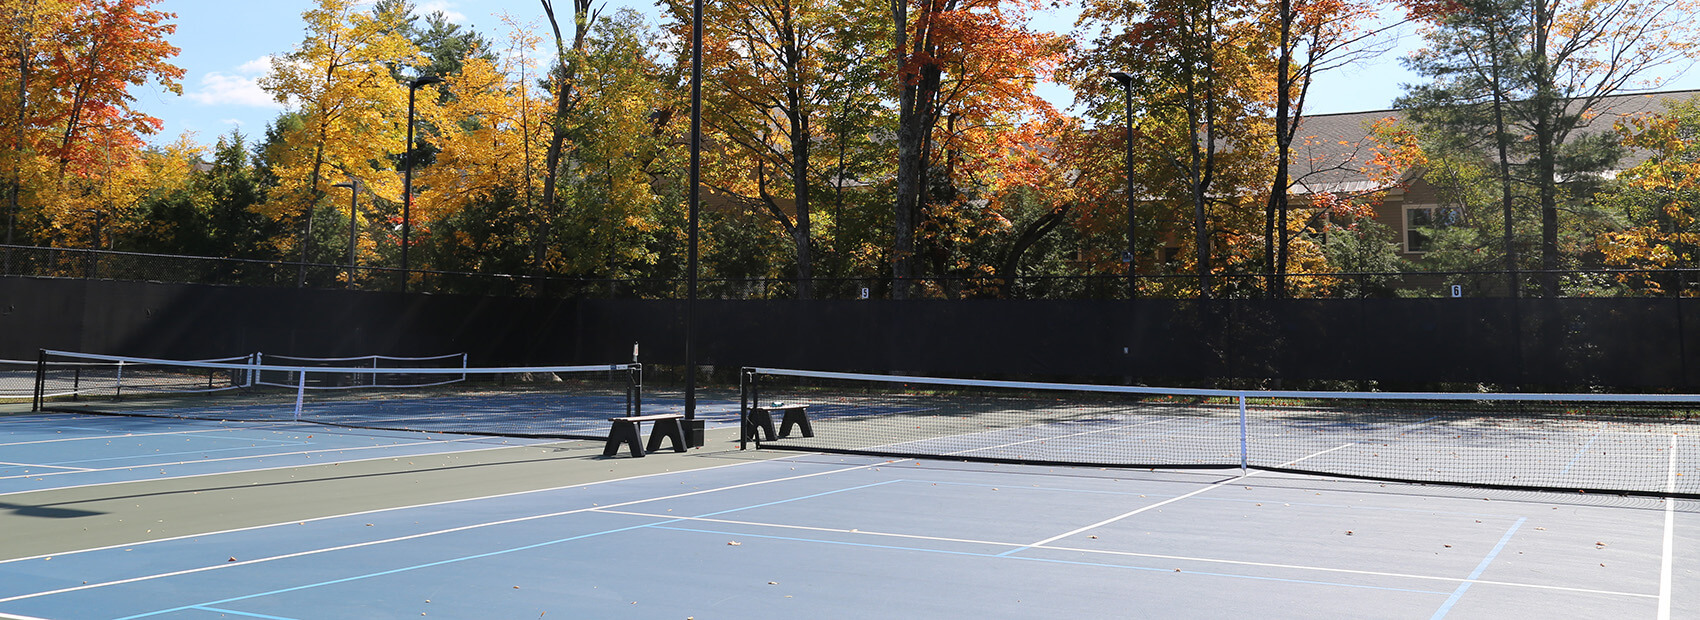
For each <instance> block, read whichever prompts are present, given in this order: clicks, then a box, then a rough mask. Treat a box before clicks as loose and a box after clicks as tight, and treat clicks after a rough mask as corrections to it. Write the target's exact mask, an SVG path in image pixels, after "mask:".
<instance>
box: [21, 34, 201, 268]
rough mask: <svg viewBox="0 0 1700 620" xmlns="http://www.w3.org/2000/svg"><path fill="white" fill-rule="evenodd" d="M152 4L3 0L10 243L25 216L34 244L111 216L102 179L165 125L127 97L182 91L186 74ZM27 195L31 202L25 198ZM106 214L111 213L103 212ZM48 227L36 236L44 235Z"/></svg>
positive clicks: (123, 164)
mask: <svg viewBox="0 0 1700 620" xmlns="http://www.w3.org/2000/svg"><path fill="white" fill-rule="evenodd" d="M156 1H157V0H75V1H72V0H65V1H60V2H54V1H49V0H36V1H30V0H9V2H8V3H6V4H5V5H0V6H6V8H8V9H11V10H9V11H7V12H8V19H7V21H8V23H7V26H8V27H7V29H6V30H4V31H0V37H3V38H4V40H5V47H6V49H7V50H8V51H9V52H11V55H10V56H11V62H8V63H5V66H6V67H7V68H8V69H10V70H9V71H4V72H0V76H3V79H4V80H5V81H7V82H9V84H8V86H10V88H6V89H4V92H5V95H0V96H4V97H5V99H6V100H7V101H8V103H10V104H12V105H14V106H15V107H14V108H12V109H15V110H16V113H15V114H10V113H9V114H5V115H4V118H0V127H5V128H6V129H8V130H9V131H6V132H5V133H7V134H10V137H11V139H10V140H9V141H8V142H9V145H8V146H9V147H10V148H5V149H3V153H4V157H3V159H4V160H5V161H6V162H7V163H8V164H9V166H8V167H9V168H10V169H11V172H12V174H11V175H9V176H11V181H12V182H11V183H10V185H11V188H10V189H11V191H10V192H8V193H9V197H8V231H9V232H8V234H9V235H13V234H15V230H14V229H15V228H16V225H17V222H16V220H17V218H18V216H20V215H22V214H23V213H24V208H25V207H29V208H30V210H31V211H32V212H33V213H34V214H35V219H36V220H37V225H38V226H37V229H38V232H37V233H36V236H37V237H38V240H46V241H51V240H53V239H55V238H62V236H61V235H60V234H59V233H56V232H54V230H55V227H59V228H60V229H62V228H63V227H64V226H66V225H67V223H69V222H79V221H81V222H85V223H86V222H88V221H89V220H91V219H93V218H95V217H96V216H95V213H97V212H98V213H102V215H99V216H98V217H101V218H110V217H112V216H113V214H112V213H110V209H109V208H108V207H107V206H106V204H105V202H106V201H105V200H104V198H105V194H104V192H103V190H105V189H108V188H112V187H114V186H113V185H112V184H110V183H103V182H102V179H100V177H101V175H103V174H105V173H107V172H108V171H111V170H121V169H123V168H125V167H126V166H129V165H130V164H132V163H134V161H135V160H136V159H137V158H138V157H140V152H141V148H142V147H143V141H142V137H143V136H146V135H150V134H153V133H155V132H157V131H158V130H159V129H160V127H161V123H160V121H159V119H156V118H153V117H151V116H149V115H147V114H145V113H142V112H140V111H138V110H136V109H134V108H133V107H132V104H133V103H134V101H135V96H134V94H132V92H131V89H132V88H134V87H137V86H143V85H146V84H148V83H150V82H151V83H155V84H158V85H159V86H161V87H163V88H165V89H166V90H168V91H175V92H180V87H179V86H178V83H177V80H178V79H179V78H181V77H182V75H183V71H182V69H180V68H178V67H176V66H174V65H172V64H171V62H170V60H171V58H172V57H174V56H175V55H176V54H177V51H178V50H177V48H175V47H172V46H171V45H170V44H169V43H168V42H167V41H166V37H167V36H168V35H170V34H171V33H172V32H173V31H174V30H175V28H176V26H175V25H174V24H171V23H170V20H171V19H172V18H173V17H175V16H174V15H173V14H171V13H167V12H163V11H156V10H151V7H152V5H154V4H156ZM32 185H33V187H32ZM26 194H27V195H29V196H31V198H30V200H28V201H27V202H26V201H25V199H24V196H25V195H26ZM102 209H106V210H107V211H101V210H102ZM43 226H45V227H47V228H45V229H42V228H41V227H43Z"/></svg>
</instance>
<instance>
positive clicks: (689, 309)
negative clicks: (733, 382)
mask: <svg viewBox="0 0 1700 620" xmlns="http://www.w3.org/2000/svg"><path fill="white" fill-rule="evenodd" d="M702 2H703V0H695V1H694V2H692V3H691V191H690V201H691V204H690V207H689V209H688V210H689V219H690V224H689V226H690V231H689V235H688V237H689V242H688V243H687V244H686V245H687V246H689V247H688V248H687V249H686V254H687V255H688V256H687V258H686V261H685V262H686V263H688V264H687V266H686V267H685V271H686V274H685V280H686V284H685V289H686V296H685V425H686V426H687V427H688V428H689V432H690V433H691V439H692V441H687V442H686V443H691V444H693V446H695V447H701V446H700V444H699V443H698V442H696V441H695V439H696V436H697V432H698V431H697V429H700V428H703V426H702V423H699V422H697V419H696V417H697V358H696V352H695V351H694V350H693V349H694V346H695V344H696V303H697V217H698V213H697V206H698V201H699V200H700V198H701V193H700V192H701V187H702Z"/></svg>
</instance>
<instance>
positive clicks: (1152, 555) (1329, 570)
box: [596, 509, 1654, 598]
mask: <svg viewBox="0 0 1700 620" xmlns="http://www.w3.org/2000/svg"><path fill="white" fill-rule="evenodd" d="M596 512H605V513H608V514H618V515H628V516H634V517H653V518H657V519H673V520H678V521H699V522H703V523H718V524H723V525H746V526H751V527H766V528H774V529H785V530H800V531H809V532H821V533H831V534H850V535H861V536H875V537H884V538H901V539H907V540H922V541H928V542H947V543H963V544H972V545H987V546H992V547H1014V548H1018V549H1045V550H1048V551H1068V552H1075V553H1086V554H1093V555H1113V556H1122V557H1134V558H1149V559H1155V560H1174V561H1182V562H1200V563H1207V564H1226V565H1232V566H1251V567H1257V568H1277V569H1288V570H1304V571H1316V572H1324V573H1339V574H1348V575H1364V576H1368V577H1392V578H1397V579H1420V580H1425V581H1441V582H1447V583H1464V582H1468V583H1479V584H1485V585H1496V586H1509V587H1515V588H1530V589H1536V590H1558V591H1563V592H1576V593H1582V594H1605V595H1610V596H1625V597H1632V598H1653V597H1654V595H1652V594H1641V593H1638V592H1618V591H1614V590H1596V589H1592V588H1576V587H1570V586H1554V585H1546V584H1537V583H1517V582H1511V581H1490V580H1485V579H1467V578H1463V577H1441V576H1435V575H1417V574H1412V573H1393V572H1387V571H1373V570H1359V569H1352V568H1330V567H1326V566H1307V565H1303V564H1279V563H1275V562H1254V561H1250V560H1224V559H1221V558H1206V557H1195V556H1185V555H1164V554H1160V553H1139V552H1135V551H1114V550H1109V549H1082V548H1079V547H1063V546H1056V545H1026V544H1022V543H1010V542H1001V541H993V540H974V539H971V538H949V537H943V536H923V535H920V534H899V533H893V532H875V531H870V530H863V529H848V530H847V529H842V528H832V527H814V526H807V525H787V524H783V523H763V522H759V521H736V520H731V519H714V518H709V517H681V516H679V515H674V514H655V513H647V512H634V511H629V510H604V509H598V510H596Z"/></svg>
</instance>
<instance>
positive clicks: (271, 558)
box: [0, 461, 885, 603]
mask: <svg viewBox="0 0 1700 620" xmlns="http://www.w3.org/2000/svg"><path fill="white" fill-rule="evenodd" d="M754 462H758V463H760V462H766V461H754ZM745 464H748V463H735V464H734V465H745ZM882 465H885V463H884V462H879V463H868V464H866V465H857V466H853V467H844V468H840V469H834V470H829V471H823V472H816V473H812V474H800V475H796V476H789V477H785V478H770V479H766V480H758V481H755V482H745V483H741V484H734V485H729V486H723V487H717V488H712V489H702V490H698V491H690V492H687V493H675V494H673V495H667V496H663V497H650V498H644V499H637V500H631V501H627V502H620V503H617V504H609V505H608V506H605V507H606V508H619V507H622V506H633V505H637V504H647V503H649V502H658V501H664V500H669V499H679V498H682V497H691V496H695V495H704V494H707V493H716V492H720V491H729V490H733V489H741V488H745V487H752V486H760V485H764V484H772V483H775V482H787V481H791V480H801V479H804V478H813V477H816V476H825V475H830V474H837V473H843V472H847V471H855V470H858V469H869V468H874V467H880V466H882ZM728 467H730V466H728ZM710 469H719V468H710ZM689 471H704V470H689ZM669 473H686V472H669ZM654 475H665V474H654ZM638 477H643V476H638ZM635 478H637V477H634V478H623V479H622V480H632V479H635ZM605 482H613V481H604V483H605ZM592 484H597V483H592ZM578 486H590V485H589V484H581V485H572V486H568V487H560V488H563V489H565V488H573V487H578ZM535 492H537V491H526V492H525V493H535ZM509 495H518V493H513V494H509ZM493 497H500V496H493ZM481 499H482V498H481ZM457 501H470V500H457ZM439 503H440V504H448V503H453V502H439ZM426 505H433V504H426ZM597 509H598V507H597V506H591V507H587V508H577V509H573V510H562V511H558V512H551V513H548V514H540V515H530V516H525V517H515V518H512V519H502V520H499V521H486V522H484V523H474V524H471V525H462V526H458V527H452V528H447V529H441V530H434V531H430V532H420V533H417V534H409V535H406V536H396V537H392V538H385V539H381V540H369V541H365V542H359V543H352V544H347V545H337V546H335V547H324V548H319V549H311V550H307V551H297V552H294V553H285V554H280V555H274V556H269V557H264V558H258V559H254V560H245V561H238V562H224V563H220V564H212V565H209V566H202V567H200V568H190V569H184V570H176V571H170V572H165V573H155V574H152V575H143V576H141V577H131V578H128V579H118V580H113V581H106V582H102V583H92V584H84V585H79V586H72V587H69V588H60V589H57V590H47V591H43V592H34V593H30V594H20V595H17V596H12V597H6V598H0V603H10V602H14V601H21V600H25V599H32V598H38V597H43V596H53V595H57V594H65V593H69V592H77V591H80V590H92V589H95V588H104V587H108V586H117V585H124V584H130V583H138V582H142V581H152V580H154V579H164V578H168V577H180V576H183V575H192V574H195V573H204V572H207V571H214V570H221V569H226V568H234V567H238V566H248V565H252V564H260V563H264V562H274V561H277V560H287V559H292V558H300V557H307V556H312V555H319V554H322V553H331V552H335V551H346V550H349V549H360V548H364V547H372V546H376V545H383V544H389V543H393V542H403V541H408V540H418V539H421V538H427V537H431V536H440V535H444V534H454V533H457V532H466V531H471V530H477V529H482V528H487V527H495V526H500V525H512V524H514V523H524V522H527V521H536V520H539V519H549V518H554V517H563V516H567V515H574V514H582V513H586V512H594V511H596V510H597ZM386 510H400V509H399V508H389V509H386ZM370 512H383V511H370ZM354 514H363V513H354ZM348 516H354V515H353V514H349V515H338V517H348ZM323 518H336V517H322V518H321V519H323ZM314 520H315V521H316V520H318V519H314ZM288 523H304V521H290V522H288ZM276 525H285V524H282V523H280V524H276ZM261 527H271V526H261ZM242 529H258V528H242ZM233 531H239V530H233ZM222 533H224V532H210V533H202V534H196V535H194V536H192V537H204V536H212V535H215V534H222ZM180 538H191V536H184V537H180ZM150 542H163V541H150ZM135 546H136V545H115V547H125V548H133V547H135ZM107 548H109V549H110V548H113V547H107ZM84 551H93V550H92V549H89V550H84ZM81 552H82V551H79V552H76V553H81ZM49 555H58V556H62V555H69V553H60V554H49ZM37 557H47V556H37ZM22 559H27V558H20V560H22ZM15 561H18V560H10V561H8V562H15ZM8 562H0V565H3V564H6V563H8Z"/></svg>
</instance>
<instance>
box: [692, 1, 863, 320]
mask: <svg viewBox="0 0 1700 620" xmlns="http://www.w3.org/2000/svg"><path fill="white" fill-rule="evenodd" d="M686 8H687V7H685V6H683V5H675V6H674V13H675V15H678V14H684V13H686V10H685V9H686ZM866 17H867V16H866V15H854V14H846V13H844V12H842V11H839V10H837V7H836V6H835V3H833V2H832V1H831V0H801V1H798V2H793V1H791V0H755V1H753V2H749V3H742V4H728V3H716V4H713V5H711V6H710V7H709V8H708V9H707V10H706V12H705V13H704V15H703V20H704V27H705V30H704V45H705V49H704V60H703V62H704V67H705V68H706V72H705V75H704V79H706V80H709V81H711V82H712V83H713V84H714V85H715V88H713V89H711V92H712V93H716V94H722V95H723V96H713V95H710V96H706V97H704V100H705V101H704V103H705V108H706V109H705V112H706V114H705V119H704V120H705V122H706V123H707V125H708V126H709V127H710V128H711V129H712V130H713V131H714V133H715V134H716V136H715V137H716V138H717V142H718V143H719V144H721V145H722V146H721V148H723V149H725V150H727V151H728V152H726V153H723V154H722V157H720V159H719V161H720V164H721V165H719V166H716V169H715V171H716V172H718V173H719V174H716V175H714V176H715V177H717V178H714V179H711V180H710V181H709V184H710V185H711V186H712V187H713V188H714V189H715V190H716V191H717V192H719V193H720V194H721V195H723V196H727V197H735V198H736V199H738V200H739V201H740V202H743V203H745V204H748V205H751V206H752V207H754V208H757V209H759V210H761V211H762V212H764V213H766V214H767V215H768V216H769V217H771V218H772V219H773V221H774V222H776V223H778V224H779V226H780V227H781V228H782V229H783V230H784V231H785V232H786V234H787V235H788V236H789V237H791V243H792V246H793V247H794V248H795V254H796V261H795V262H796V268H797V272H796V273H797V296H798V298H801V299H808V298H810V297H812V296H813V293H812V291H811V289H810V287H811V285H812V284H813V283H812V280H813V277H814V273H813V267H814V259H813V252H812V250H813V245H814V239H813V233H812V231H813V230H814V227H813V222H812V218H811V215H812V209H813V204H812V200H811V199H812V195H813V191H812V190H813V187H814V186H815V185H816V184H817V182H816V179H817V177H818V173H817V171H816V170H815V169H814V161H813V159H812V157H811V155H812V152H811V149H812V148H813V146H814V143H815V141H816V138H817V131H818V130H817V129H816V126H817V125H818V123H819V121H820V118H819V117H820V115H821V114H822V113H823V112H825V111H827V110H830V107H831V103H830V102H827V101H824V100H823V99H822V97H823V95H824V94H825V93H827V92H829V91H828V90H827V89H826V88H825V85H826V84H828V83H830V81H831V79H830V78H831V76H835V75H838V74H839V73H841V72H842V71H843V69H844V67H832V66H827V65H825V64H823V63H822V59H823V54H822V48H824V47H826V46H827V45H832V44H835V43H836V42H833V41H831V40H830V38H829V37H831V35H832V34H833V28H832V24H833V23H834V22H842V21H849V20H854V19H857V18H866ZM681 21H682V22H683V23H681V24H679V25H678V27H676V28H675V29H674V31H675V32H686V33H688V32H689V30H688V28H689V26H690V24H689V20H688V19H687V20H681ZM686 36H689V35H688V34H687V35H686ZM775 181H778V183H777V187H775V185H776V183H775ZM786 198H789V203H790V206H791V209H790V210H789V212H788V211H787V209H785V208H784V206H783V205H782V204H781V201H782V200H784V199H786Z"/></svg>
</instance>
